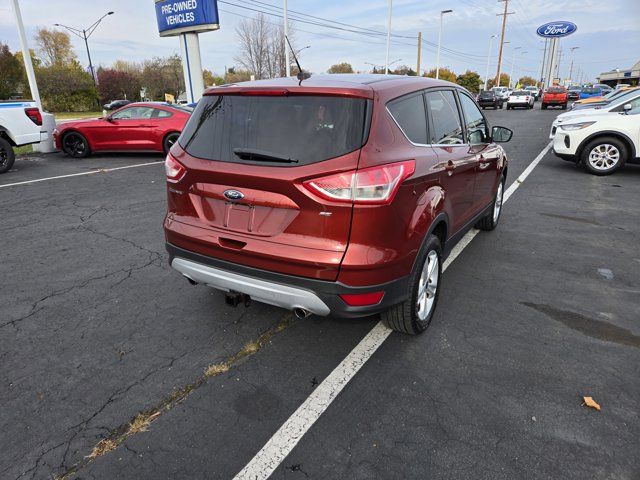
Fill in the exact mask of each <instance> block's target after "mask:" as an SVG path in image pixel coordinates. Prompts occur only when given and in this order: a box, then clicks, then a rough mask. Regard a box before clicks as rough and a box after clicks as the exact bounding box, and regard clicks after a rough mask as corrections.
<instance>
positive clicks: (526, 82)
mask: <svg viewBox="0 0 640 480" xmlns="http://www.w3.org/2000/svg"><path fill="white" fill-rule="evenodd" d="M518 83H519V84H520V85H522V86H523V87H525V86H527V87H528V86H531V87H535V86H537V85H538V81H537V80H536V79H535V78H533V77H530V76H528V75H525V76H524V77H522V78H521V79H520V80H518Z"/></svg>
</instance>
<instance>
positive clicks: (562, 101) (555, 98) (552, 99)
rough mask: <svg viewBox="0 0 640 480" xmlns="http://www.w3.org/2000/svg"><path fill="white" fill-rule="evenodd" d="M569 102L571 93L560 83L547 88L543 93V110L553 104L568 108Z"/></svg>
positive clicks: (564, 108)
mask: <svg viewBox="0 0 640 480" xmlns="http://www.w3.org/2000/svg"><path fill="white" fill-rule="evenodd" d="M568 102H569V93H568V91H567V89H566V88H564V87H561V86H558V85H554V86H552V87H549V88H547V89H546V90H545V91H544V93H543V94H542V109H543V110H545V109H546V108H547V107H552V106H558V107H562V109H563V110H566V109H567V103H568Z"/></svg>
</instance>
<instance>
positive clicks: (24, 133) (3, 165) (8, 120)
mask: <svg viewBox="0 0 640 480" xmlns="http://www.w3.org/2000/svg"><path fill="white" fill-rule="evenodd" d="M47 138H48V135H47V132H46V130H44V129H43V128H42V113H41V112H40V109H39V108H38V107H37V105H36V103H35V102H34V101H32V100H0V173H5V172H8V171H9V170H11V167H12V166H13V162H14V161H15V152H14V151H13V147H20V146H22V145H29V144H31V143H39V142H42V141H43V140H47Z"/></svg>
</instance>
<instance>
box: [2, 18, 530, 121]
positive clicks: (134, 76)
mask: <svg viewBox="0 0 640 480" xmlns="http://www.w3.org/2000/svg"><path fill="white" fill-rule="evenodd" d="M236 38H237V48H238V49H237V53H236V55H235V56H234V62H235V65H234V66H232V67H229V68H226V67H225V72H224V74H222V75H219V74H216V73H214V72H212V71H211V70H207V69H205V70H204V71H203V77H204V78H203V79H204V84H205V86H207V87H208V86H212V85H220V84H223V83H236V82H241V81H246V80H250V79H251V78H254V79H265V78H275V77H282V76H285V75H286V58H285V50H284V47H285V45H287V44H286V42H285V36H284V27H283V24H282V23H279V24H276V23H272V22H270V21H268V20H267V18H266V16H265V15H263V14H258V15H257V16H255V17H253V18H251V19H244V20H243V21H242V22H240V24H239V25H238V26H237V27H236ZM288 38H289V42H290V44H291V49H292V50H293V52H294V53H295V55H296V56H297V58H298V59H301V58H302V57H303V53H304V50H305V48H307V47H304V48H298V45H297V44H298V42H297V38H296V32H295V29H294V28H293V26H289V28H288ZM34 40H35V46H36V48H35V50H32V51H31V52H30V55H31V60H32V62H33V65H34V70H35V74H36V79H37V81H38V87H39V90H40V97H41V99H42V103H43V107H44V109H45V110H47V111H50V112H61V111H69V112H81V111H92V110H99V109H101V108H102V107H101V105H102V104H104V103H107V102H109V101H111V100H119V99H128V100H132V101H139V100H164V99H165V94H167V93H168V94H171V95H173V97H174V98H176V99H177V98H178V97H179V96H180V95H181V94H183V93H184V92H185V85H184V77H183V70H182V62H181V59H180V56H179V55H176V54H174V55H169V56H166V57H153V58H151V59H145V60H142V61H139V62H135V61H126V60H116V61H115V62H113V64H111V65H110V66H106V67H105V66H99V67H98V68H97V69H96V70H95V75H96V82H95V83H94V80H93V78H92V75H91V73H90V71H89V70H88V69H84V68H83V67H82V66H81V64H80V62H79V61H78V57H77V55H76V53H75V52H74V50H73V48H72V46H71V39H70V36H69V34H68V33H67V32H64V31H60V30H55V29H47V28H40V29H38V30H37V32H36V35H35V37H34ZM290 57H291V58H290V71H291V72H292V74H293V75H295V74H296V73H297V66H296V63H295V60H294V55H291V56H290ZM302 64H303V65H304V62H303V63H302ZM0 72H2V75H0V99H12V98H27V97H30V96H31V94H30V91H29V84H28V81H27V76H26V72H25V69H24V62H23V61H22V52H15V53H14V52H11V50H10V49H9V47H8V46H7V45H6V44H3V43H0ZM327 72H328V73H353V72H354V69H353V67H352V66H351V64H349V63H347V62H341V63H337V64H335V65H332V66H331V67H330V68H329V69H328V71H327ZM371 73H384V69H383V68H381V69H378V68H377V67H374V68H373V69H372V70H371ZM390 73H391V74H394V75H411V76H413V75H417V72H415V71H414V70H413V69H412V68H410V67H409V66H407V65H401V66H398V67H396V68H394V69H393V70H391V71H390ZM435 73H436V72H435V69H431V70H430V71H428V72H425V73H424V74H423V76H425V77H432V78H433V77H435ZM439 78H441V79H442V80H448V81H450V82H454V83H457V84H459V85H461V86H463V87H465V88H467V89H468V90H469V91H471V92H473V93H477V92H478V91H479V89H480V87H481V84H482V81H481V77H480V75H479V74H478V73H477V72H474V71H472V70H467V71H466V72H464V73H460V74H456V73H454V72H453V71H451V70H449V69H448V68H441V69H440V72H439ZM519 83H520V84H523V85H535V84H536V81H535V79H533V78H531V77H523V78H521V79H520V80H519ZM96 84H97V85H96ZM493 84H494V82H493V79H491V80H490V81H489V88H491V87H492V86H493ZM508 84H509V76H508V75H507V74H506V73H503V74H502V75H501V77H500V85H508Z"/></svg>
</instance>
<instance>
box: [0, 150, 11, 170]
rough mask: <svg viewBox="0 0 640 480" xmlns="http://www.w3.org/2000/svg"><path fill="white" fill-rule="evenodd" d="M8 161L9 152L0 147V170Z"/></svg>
mask: <svg viewBox="0 0 640 480" xmlns="http://www.w3.org/2000/svg"><path fill="white" fill-rule="evenodd" d="M8 161H9V152H7V151H6V150H5V148H4V147H0V168H2V167H4V166H5V165H6V164H7V162H8Z"/></svg>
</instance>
